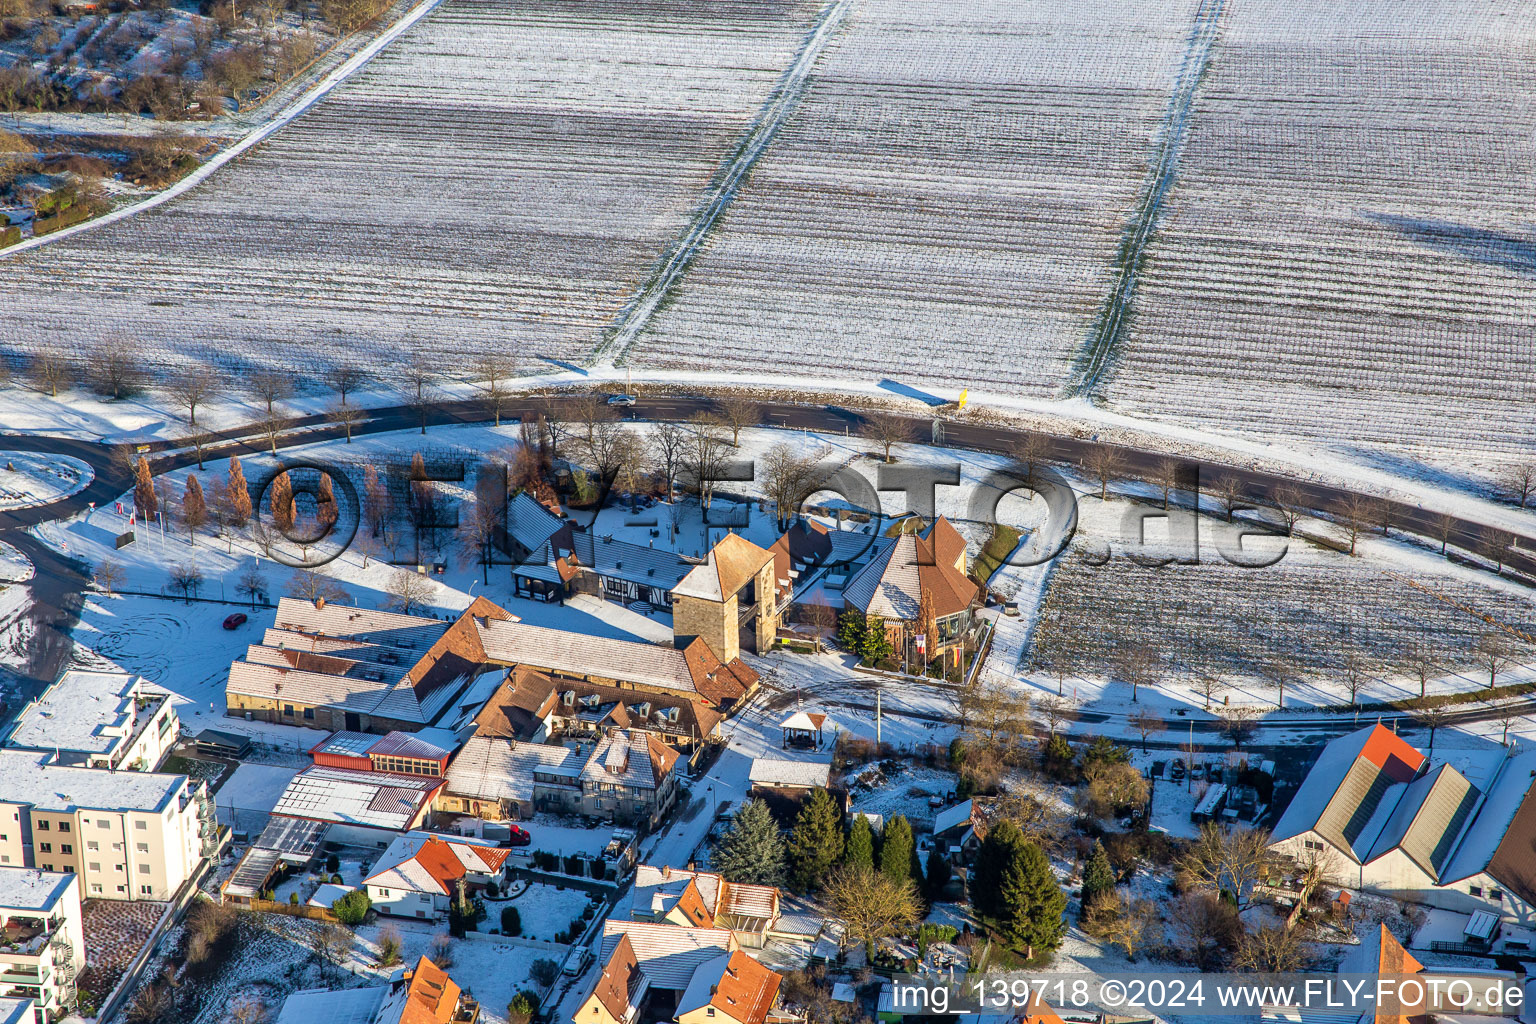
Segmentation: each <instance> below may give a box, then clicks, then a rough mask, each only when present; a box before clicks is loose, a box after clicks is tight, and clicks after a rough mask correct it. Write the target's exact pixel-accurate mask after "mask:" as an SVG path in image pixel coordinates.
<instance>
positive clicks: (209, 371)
mask: <svg viewBox="0 0 1536 1024" xmlns="http://www.w3.org/2000/svg"><path fill="white" fill-rule="evenodd" d="M223 386H224V384H223V381H222V380H220V378H219V375H218V373H217V372H216V371H215V370H214V369H213V367H211V366H206V365H198V366H191V367H187V368H186V369H184V370H182V371H181V372H180V373H178V374H177V375H176V379H175V380H173V381H172V382H171V387H170V392H171V397H172V398H174V399H175V400H176V402H177V404H179V405H180V406H181V407H182V408H183V409H185V410H187V423H188V424H189V425H190V426H194V427H195V426H197V407H198V406H199V405H202V404H203V403H205V402H210V401H212V400H213V399H214V398H216V397H217V396H218V394H219V392H220V391H221V390H222V389H223Z"/></svg>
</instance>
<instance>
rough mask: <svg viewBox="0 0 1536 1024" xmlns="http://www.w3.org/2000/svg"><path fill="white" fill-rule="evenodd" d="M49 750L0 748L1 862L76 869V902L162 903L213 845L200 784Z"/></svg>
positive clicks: (210, 815)
mask: <svg viewBox="0 0 1536 1024" xmlns="http://www.w3.org/2000/svg"><path fill="white" fill-rule="evenodd" d="M50 756H51V755H48V754H43V753H39V752H36V751H24V750H10V749H7V750H0V867H18V868H19V867H29V868H39V869H41V870H43V871H45V872H64V873H72V874H76V875H78V876H80V885H81V891H80V897H81V898H82V899H117V900H165V899H169V898H170V897H171V895H172V894H174V893H175V892H176V890H177V889H178V888H180V887H181V885H182V883H184V882H185V881H186V880H187V879H188V878H190V877H192V875H193V874H194V873H195V872H196V871H197V869H198V866H199V865H200V864H201V863H202V861H203V858H204V857H207V856H209V855H210V854H212V853H213V852H214V851H215V850H216V849H217V847H218V825H217V822H216V820H215V818H214V809H213V801H212V799H211V798H210V797H209V795H208V788H207V786H205V785H204V784H203V783H201V782H192V781H190V780H188V778H187V777H186V776H185V775H167V774H162V773H157V772H128V771H113V770H110V769H104V768H81V767H75V766H70V765H58V764H50V763H49V759H50Z"/></svg>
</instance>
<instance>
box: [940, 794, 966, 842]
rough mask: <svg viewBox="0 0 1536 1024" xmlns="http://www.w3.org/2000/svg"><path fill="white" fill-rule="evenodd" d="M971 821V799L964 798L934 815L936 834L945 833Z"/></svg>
mask: <svg viewBox="0 0 1536 1024" xmlns="http://www.w3.org/2000/svg"><path fill="white" fill-rule="evenodd" d="M970 823H971V801H969V800H962V801H961V802H960V803H958V804H955V806H953V807H946V808H944V809H943V810H942V811H940V812H939V813H938V814H935V815H934V816H933V833H934V835H943V834H944V833H945V832H948V831H949V830H950V829H952V828H955V827H957V826H959V825H969V824H970Z"/></svg>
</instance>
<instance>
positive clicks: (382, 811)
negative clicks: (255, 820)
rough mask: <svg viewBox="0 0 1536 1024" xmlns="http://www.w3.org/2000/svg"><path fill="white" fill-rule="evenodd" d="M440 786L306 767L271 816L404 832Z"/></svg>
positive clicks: (429, 780) (433, 782)
mask: <svg viewBox="0 0 1536 1024" xmlns="http://www.w3.org/2000/svg"><path fill="white" fill-rule="evenodd" d="M441 785H442V780H441V779H435V778H417V777H415V776H410V775H386V774H383V773H381V772H355V771H350V770H348V769H346V768H325V767H315V768H306V769H304V770H303V771H302V772H299V774H297V775H295V776H294V777H293V781H292V782H290V783H288V788H287V789H285V790H283V795H282V796H281V797H279V798H278V801H277V806H276V807H274V808H272V813H273V814H274V815H279V816H284V817H289V818H305V819H308V820H310V821H324V822H329V823H331V824H345V825H366V826H370V827H372V828H385V829H393V830H395V831H402V830H404V829H408V828H410V827H411V826H412V825H414V824H415V823H416V821H417V819H418V818H419V817H420V815H421V813H422V811H423V810H424V809H425V808H426V806H427V805H428V804H429V803H431V801H432V797H433V794H435V793H436V792H437V789H438V787H439V786H441Z"/></svg>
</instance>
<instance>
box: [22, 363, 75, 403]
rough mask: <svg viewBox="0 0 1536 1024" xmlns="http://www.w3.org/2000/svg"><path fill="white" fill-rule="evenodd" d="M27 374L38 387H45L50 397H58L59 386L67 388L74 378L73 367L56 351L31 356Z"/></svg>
mask: <svg viewBox="0 0 1536 1024" xmlns="http://www.w3.org/2000/svg"><path fill="white" fill-rule="evenodd" d="M27 375H28V376H29V377H31V378H32V382H33V383H34V384H36V385H37V386H38V387H40V388H47V389H48V394H49V396H50V397H53V398H57V397H59V388H67V387H69V385H70V383H71V382H72V381H73V380H74V377H75V369H74V366H73V365H72V364H71V363H70V361H69V360H68V359H67V358H65V357H64V356H63V355H62V354H61V353H58V352H39V353H37V354H36V355H34V356H32V358H31V360H30V362H29V363H28V367H27Z"/></svg>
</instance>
